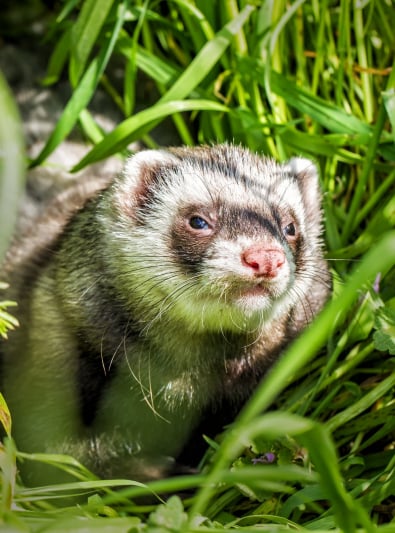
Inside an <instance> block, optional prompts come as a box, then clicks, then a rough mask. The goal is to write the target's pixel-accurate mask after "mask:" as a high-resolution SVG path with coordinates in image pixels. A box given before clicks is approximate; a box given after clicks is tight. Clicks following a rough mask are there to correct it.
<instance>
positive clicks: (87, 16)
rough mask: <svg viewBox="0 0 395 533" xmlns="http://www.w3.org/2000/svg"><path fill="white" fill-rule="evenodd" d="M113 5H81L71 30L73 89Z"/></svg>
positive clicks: (104, 0)
mask: <svg viewBox="0 0 395 533" xmlns="http://www.w3.org/2000/svg"><path fill="white" fill-rule="evenodd" d="M113 4H114V0H85V1H84V2H83V4H82V9H81V11H80V14H79V16H78V19H77V22H76V23H75V25H74V26H73V29H72V40H71V43H72V46H71V57H70V64H69V75H70V80H71V84H72V85H73V86H74V87H75V86H76V85H77V84H78V81H79V79H80V77H81V75H82V73H83V71H84V69H85V66H86V63H87V61H88V58H89V55H90V53H91V51H92V49H93V46H94V44H95V42H96V41H97V38H98V36H99V33H100V31H101V29H102V27H103V25H104V23H105V22H106V19H107V15H108V13H109V12H110V9H111V7H112V5H113ZM125 5H126V3H125Z"/></svg>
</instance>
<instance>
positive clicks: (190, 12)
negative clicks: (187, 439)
mask: <svg viewBox="0 0 395 533" xmlns="http://www.w3.org/2000/svg"><path fill="white" fill-rule="evenodd" d="M25 4H26V5H25V6H24V8H23V10H22V9H21V6H20V5H17V4H16V3H13V2H7V1H6V2H5V9H4V16H3V15H2V21H1V22H0V31H1V35H2V41H1V43H0V46H1V45H3V46H4V44H6V43H12V44H13V45H15V46H26V43H28V42H29V40H30V42H34V43H35V45H37V44H39V45H40V47H41V48H40V47H38V50H41V52H40V53H41V54H43V55H45V59H46V62H47V71H46V75H45V76H44V77H43V78H42V79H38V80H37V83H38V84H42V86H43V87H47V88H48V87H50V88H51V89H52V90H53V91H54V92H56V90H57V87H58V86H59V83H60V82H62V83H65V82H67V84H68V85H69V87H70V89H71V91H70V98H69V100H68V101H67V103H66V105H65V107H64V110H63V112H62V114H61V116H60V117H59V119H58V120H57V121H56V123H55V125H54V127H53V129H52V131H51V132H50V134H49V135H48V137H47V139H46V142H45V144H44V146H43V148H42V150H41V151H40V153H39V154H38V155H36V156H35V157H34V159H32V160H29V161H28V165H29V166H30V167H40V166H45V164H46V160H47V158H48V157H49V155H50V154H51V153H52V152H53V150H54V149H55V148H56V147H58V146H59V145H60V144H61V143H62V142H63V141H64V140H65V139H66V138H68V136H69V135H70V133H71V132H73V131H75V130H76V129H78V131H80V132H81V133H82V135H83V136H84V138H85V139H86V140H87V142H89V143H90V145H91V148H90V150H89V152H88V153H87V154H86V155H85V156H84V157H83V158H82V160H80V162H79V163H78V164H77V165H75V166H74V169H73V170H78V169H81V168H83V167H86V166H87V165H90V164H92V163H94V162H97V161H101V160H104V159H105V158H107V157H109V156H110V155H113V154H118V153H119V154H121V155H122V156H123V155H125V154H126V153H127V152H128V150H130V149H131V148H133V145H132V144H131V143H133V142H134V141H136V140H138V141H141V142H143V143H144V144H145V145H146V146H149V147H156V146H158V145H162V144H168V143H169V142H170V139H171V142H173V143H174V140H176V142H177V143H180V144H187V145H193V144H196V143H206V142H208V143H211V142H223V141H232V142H236V143H241V144H243V145H245V146H248V147H249V148H251V149H252V150H255V151H258V152H260V153H263V154H266V155H271V156H273V157H276V158H278V159H285V158H288V157H290V156H292V155H303V156H306V157H310V158H313V159H314V160H315V161H316V162H317V163H318V165H319V167H320V169H321V175H322V187H323V190H324V209H325V238H326V243H327V250H328V259H329V260H330V265H331V268H332V271H333V275H334V298H333V301H332V302H331V303H330V305H329V306H328V308H326V310H325V311H324V313H323V314H322V315H321V316H320V317H319V318H318V320H317V321H316V323H315V324H314V326H313V327H312V328H310V329H309V330H308V331H307V332H306V333H305V334H304V335H303V336H302V337H301V338H300V339H298V341H297V342H296V343H294V345H293V346H292V347H291V348H290V350H289V351H288V352H287V354H285V356H284V357H283V358H282V359H281V361H280V363H279V365H278V366H276V368H275V369H274V370H273V372H272V373H271V374H270V375H269V376H268V378H267V379H266V380H265V382H264V383H263V384H262V387H260V389H259V390H258V391H257V393H256V395H255V396H254V397H253V398H252V400H251V402H250V403H249V404H248V405H247V406H246V409H245V410H244V411H243V412H242V413H241V416H240V417H239V419H238V420H237V421H236V423H235V425H234V426H233V427H232V428H230V430H228V431H227V432H226V433H225V434H224V435H222V436H221V437H219V439H218V442H211V443H210V449H209V451H208V453H207V456H206V458H205V460H204V463H203V465H202V473H201V474H199V475H197V476H191V477H179V478H173V479H170V480H163V481H158V482H155V483H152V484H151V485H150V486H149V487H148V488H147V487H144V486H139V485H138V484H135V483H133V482H132V481H129V480H118V481H112V482H108V481H101V480H96V479H95V478H94V477H93V476H92V475H90V474H89V472H86V471H85V470H84V469H83V468H82V467H80V466H79V465H78V464H76V463H75V462H74V461H73V460H72V459H70V458H63V457H49V456H34V457H32V456H27V455H24V454H23V451H22V450H21V451H19V450H16V449H15V447H14V444H13V442H12V441H11V440H9V439H8V440H7V439H5V445H4V448H3V449H2V452H1V455H0V466H1V469H2V473H3V474H2V491H3V492H2V500H1V507H0V512H1V518H2V520H3V522H2V524H3V525H0V531H1V530H4V531H7V532H8V531H40V532H41V531H84V532H85V531H88V532H90V531H92V532H94V531H111V532H114V533H117V532H130V533H131V532H134V531H136V532H140V531H148V532H152V533H153V532H155V533H156V532H169V531H171V532H178V531H180V532H181V531H196V532H203V531H217V530H220V529H224V528H225V529H239V530H241V531H248V532H253V531H262V530H267V531H282V530H287V531H288V530H290V529H295V530H301V531H304V530H316V531H321V532H323V531H325V532H326V531H333V530H334V529H337V530H341V531H346V532H351V531H357V530H358V531H372V532H373V531H379V532H383V533H384V532H387V531H388V532H389V531H395V522H394V516H395V497H394V494H395V476H394V468H395V454H394V447H395V416H394V415H395V402H394V394H393V392H394V386H395V371H394V355H395V277H394V268H393V266H394V263H395V233H394V231H393V228H394V223H395V195H394V192H395V186H394V182H395V145H394V140H395V139H394V125H395V91H394V89H395V72H394V69H393V63H394V56H395V53H394V52H395V42H394V32H393V28H394V27H395V9H394V8H395V6H394V2H393V1H391V0H382V1H374V0H365V1H362V0H361V1H350V0H334V1H330V0H322V1H318V0H296V1H293V2H286V1H285V0H276V1H274V0H272V1H268V0H266V1H265V0H262V1H259V0H256V1H253V2H247V1H243V0H229V1H226V0H223V1H219V2H208V1H205V0H200V1H199V0H195V1H193V0H175V1H161V2H159V1H148V0H146V1H138V0H135V1H131V0H130V1H120V0H96V1H95V0H83V1H78V0H70V1H63V2H43V1H41V0H34V1H28V2H25ZM38 27H39V28H40V31H37V28H38ZM29 32H30V33H29ZM0 51H1V48H0ZM3 87H4V90H3ZM0 89H1V90H2V91H3V92H2V94H3V95H6V96H3V97H2V98H1V99H0V108H1V116H2V119H1V121H0V149H1V153H0V155H1V159H0V161H1V166H0V179H1V187H0V213H1V215H0V220H7V221H9V222H10V224H8V226H9V227H11V226H12V221H13V220H14V218H15V213H16V204H17V197H18V189H19V188H20V187H21V185H20V184H21V183H23V175H24V173H23V166H24V163H25V160H24V157H23V151H22V149H21V143H20V140H19V133H12V129H10V128H9V126H8V125H7V124H8V123H9V122H7V121H11V122H12V124H14V125H15V127H16V129H18V119H17V118H16V116H15V112H14V111H13V104H12V103H11V98H12V96H11V94H10V93H12V86H11V88H10V89H11V90H10V89H8V88H7V86H6V82H2V83H1V85H0ZM98 90H102V91H105V92H106V93H107V95H108V96H109V99H110V100H111V102H112V103H113V104H114V106H116V107H117V109H118V111H119V114H120V117H121V118H120V120H119V121H118V122H117V125H116V127H115V128H114V129H113V130H112V131H110V132H108V131H104V130H103V128H102V127H101V126H100V124H98V123H97V122H96V121H95V118H94V115H93V114H92V112H91V102H92V99H93V98H94V96H95V94H96V93H97V91H98ZM0 96H1V95H0ZM161 125H162V127H163V126H164V128H165V129H166V130H167V129H168V130H169V131H171V137H167V136H166V135H165V136H164V137H163V138H158V135H157V134H155V132H156V131H157V128H158V127H160V126H161ZM162 131H163V130H162ZM4 132H6V133H4ZM10 142H11V143H12V146H13V147H17V149H16V150H15V149H10V148H9V146H10ZM9 168H12V169H14V172H10V171H9V170H7V169H9ZM9 191H14V192H13V193H12V194H8V192H9ZM6 192H7V194H6ZM9 227H8V228H6V225H5V224H4V225H3V224H2V225H1V233H0V243H1V245H2V246H3V249H4V248H5V246H6V243H7V241H8V236H9V233H10V229H9ZM0 299H1V298H0ZM0 311H1V308H0ZM0 320H1V314H0ZM5 400H6V399H5ZM267 410H270V411H269V412H267ZM0 413H2V419H4V418H7V416H6V407H5V404H2V406H1V407H0ZM11 416H12V413H11ZM220 430H221V428H218V431H220ZM43 439H45V435H43ZM16 457H18V459H20V460H25V461H29V460H30V461H33V460H34V461H51V462H55V463H56V464H58V465H59V467H63V468H67V469H68V470H69V471H73V472H74V473H75V477H76V482H75V483H74V484H73V485H68V486H51V487H39V488H37V489H28V488H25V487H23V486H22V485H20V484H19V483H18V480H17V478H16V468H15V460H16ZM115 487H118V490H114V488H115ZM152 492H154V493H155V494H158V495H160V494H166V495H167V497H166V499H167V498H168V496H169V495H170V494H172V493H176V494H182V495H183V498H182V499H180V498H179V497H178V496H173V497H172V498H170V499H168V501H167V503H164V502H163V501H162V500H161V499H160V497H159V496H158V499H157V503H149V504H141V502H140V500H139V499H136V498H138V496H140V495H146V494H152ZM70 493H73V494H74V493H77V494H81V493H83V494H85V496H84V497H83V500H82V501H83V503H81V504H80V505H78V506H71V505H67V506H66V507H64V506H63V507H62V506H61V504H62V497H63V496H64V495H65V494H70ZM63 504H64V502H63ZM0 524H1V522H0ZM1 528H4V529H1Z"/></svg>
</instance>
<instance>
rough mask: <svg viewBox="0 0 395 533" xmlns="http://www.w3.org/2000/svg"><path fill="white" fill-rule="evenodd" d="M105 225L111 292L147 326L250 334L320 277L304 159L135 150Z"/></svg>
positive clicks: (313, 177)
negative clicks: (160, 323) (112, 270)
mask: <svg viewBox="0 0 395 533" xmlns="http://www.w3.org/2000/svg"><path fill="white" fill-rule="evenodd" d="M109 218H110V221H109V220H108V219H109ZM103 220H104V222H105V224H103V225H104V226H105V227H106V228H107V229H106V231H107V232H108V233H111V239H108V241H109V243H112V251H111V254H112V255H111V259H110V260H111V262H112V263H113V264H116V270H117V274H118V283H119V285H118V287H117V288H118V290H119V292H122V296H123V298H124V299H125V301H127V302H128V303H129V304H130V305H131V306H133V308H134V309H135V308H136V306H138V307H139V308H140V309H142V310H143V309H144V312H145V313H146V315H147V320H148V321H152V319H153V318H155V319H157V320H165V319H166V318H168V317H171V318H172V321H173V323H174V319H176V323H182V324H184V325H185V326H186V327H189V328H190V329H191V330H196V331H199V330H218V331H221V330H223V331H225V330H234V331H238V330H243V329H246V330H249V329H253V328H254V327H256V326H258V325H259V324H261V323H262V322H265V321H269V320H271V319H275V318H276V317H278V316H279V315H280V314H281V315H283V314H284V313H288V312H289V311H290V310H291V308H292V307H293V305H295V303H296V301H297V300H298V299H304V297H305V295H306V294H307V293H308V291H309V288H310V286H311V284H312V282H313V279H314V277H316V276H319V272H318V267H317V265H318V264H319V261H320V260H321V258H322V252H321V243H320V233H321V212H320V192H319V186H318V177H317V171H316V167H315V166H314V164H313V163H312V162H311V161H308V160H306V159H301V158H294V159H291V160H290V161H288V162H285V163H283V164H279V163H276V162H275V161H273V160H271V159H267V158H263V157H258V156H257V155H254V154H252V153H250V152H249V151H247V150H245V149H242V148H240V147H236V146H229V145H220V146H215V147H200V148H180V149H172V150H169V151H155V150H147V151H143V152H140V153H138V154H137V155H135V156H134V157H132V158H131V159H129V161H128V162H127V164H126V167H125V170H124V173H123V175H122V176H121V177H120V178H119V179H118V180H117V181H116V182H115V183H114V186H113V187H112V189H111V190H110V199H109V201H108V202H107V204H106V209H105V214H104V217H103ZM114 237H115V239H114ZM317 261H318V263H317ZM120 272H121V275H120V276H119V273H120ZM142 312H143V311H142ZM181 327H183V326H181Z"/></svg>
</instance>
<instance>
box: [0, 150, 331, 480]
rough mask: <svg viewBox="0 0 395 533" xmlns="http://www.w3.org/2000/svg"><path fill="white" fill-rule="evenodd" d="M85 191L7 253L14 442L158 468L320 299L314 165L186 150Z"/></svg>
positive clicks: (129, 466) (322, 282)
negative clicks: (13, 311)
mask: <svg viewBox="0 0 395 533" xmlns="http://www.w3.org/2000/svg"><path fill="white" fill-rule="evenodd" d="M81 190H82V191H83V192H82V193H81V191H79V190H76V191H74V192H73V191H71V193H69V194H68V198H67V201H65V202H63V207H62V212H61V213H60V214H58V213H57V211H56V207H52V208H51V209H52V211H51V212H50V214H49V215H47V216H46V218H45V216H44V219H43V220H44V222H41V223H39V224H38V228H37V227H36V228H34V229H33V230H32V231H33V234H34V233H37V232H38V235H40V232H43V231H44V232H45V229H44V230H43V228H45V226H46V224H48V222H50V223H51V225H52V226H51V227H52V230H51V234H50V235H49V237H47V238H45V237H44V236H43V237H41V238H40V236H39V237H38V238H36V240H35V241H34V240H33V241H32V240H30V242H29V238H27V239H25V241H24V243H23V242H22V243H20V244H18V245H17V246H16V247H14V248H13V249H11V252H10V254H9V260H8V263H6V272H8V277H9V281H10V282H11V284H12V286H13V294H12V296H13V297H14V298H16V299H17V300H18V301H19V313H18V318H19V320H20V323H21V327H20V328H19V329H18V330H17V331H15V332H12V334H10V339H9V341H8V342H7V343H4V346H3V352H4V356H3V359H4V360H3V368H4V382H3V388H4V394H5V397H6V399H7V401H8V403H9V406H10V409H11V412H12V415H13V420H14V426H15V438H16V441H17V444H18V445H19V447H20V448H21V449H22V450H30V451H52V452H56V453H61V452H65V453H70V454H72V455H74V456H75V457H76V458H78V459H80V460H81V461H82V462H83V463H85V464H86V465H87V466H88V467H91V468H92V469H93V470H94V471H95V472H97V473H98V474H100V475H103V476H107V477H108V476H111V477H114V476H122V477H131V478H133V477H135V478H140V479H146V478H150V477H155V476H157V475H161V474H162V473H163V472H164V471H166V470H167V469H168V468H169V467H170V463H169V462H168V459H167V458H168V457H172V458H176V457H177V456H178V455H179V454H180V453H181V452H182V450H183V448H184V446H185V444H186V443H187V441H188V438H189V437H190V435H191V433H192V432H193V430H194V429H195V428H196V427H197V426H198V424H200V423H201V419H202V417H204V413H205V412H208V411H215V410H216V409H219V410H220V409H221V407H223V406H224V405H225V406H227V405H228V406H229V409H231V410H234V411H237V409H238V408H239V407H240V406H241V405H242V403H243V402H244V401H245V400H246V399H247V398H248V396H249V395H250V394H251V391H252V390H253V388H254V387H255V386H256V384H257V383H258V381H259V380H260V378H261V377H262V375H263V374H264V372H265V371H266V370H267V368H268V367H269V366H270V364H271V363H272V361H273V360H274V359H275V358H276V357H277V356H278V355H279V353H280V352H281V350H282V349H283V348H284V346H285V345H286V344H287V343H288V342H289V341H290V340H291V339H292V338H294V337H295V335H297V334H298V332H299V331H300V330H301V329H302V328H303V327H304V326H305V325H306V324H307V323H309V322H310V321H311V319H312V318H313V316H314V315H315V314H316V313H317V311H318V310H319V309H320V308H321V307H322V305H323V303H324V301H325V299H326V297H327V294H328V284H329V283H328V279H329V277H328V273H327V267H326V264H325V262H324V260H323V257H322V247H321V238H320V234H321V214H320V213H321V212H320V194H319V188H318V178H317V175H316V170H315V167H314V165H313V164H312V163H310V162H308V161H307V160H303V159H294V160H291V161H290V162H288V163H285V164H281V165H280V164H277V163H275V162H273V161H271V160H268V159H262V158H259V157H257V156H255V155H252V154H251V153H249V152H248V151H246V150H243V149H241V148H238V147H232V146H218V147H213V148H207V147H203V148H195V149H187V148H185V149H182V148H181V149H174V150H170V151H146V152H141V153H139V154H137V155H136V156H134V157H133V158H131V159H130V160H129V161H128V163H127V165H126V168H125V170H124V173H123V174H122V175H121V176H118V177H115V178H114V179H112V180H109V183H108V184H96V185H93V186H92V187H88V189H87V190H85V191H84V190H83V189H81ZM56 205H57V204H55V206H56ZM58 205H59V204H58ZM220 429H221V426H220V425H219V427H218V431H219V430H220ZM184 455H185V454H184ZM40 474H41V472H40V473H39V474H38V475H37V473H35V474H34V475H32V481H37V479H39V478H40ZM34 478H35V479H34Z"/></svg>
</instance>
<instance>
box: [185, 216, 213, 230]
mask: <svg viewBox="0 0 395 533" xmlns="http://www.w3.org/2000/svg"><path fill="white" fill-rule="evenodd" d="M189 225H190V226H191V228H193V229H197V230H202V229H209V228H210V226H209V224H208V222H207V221H206V220H204V218H202V217H197V216H195V217H192V218H190V219H189Z"/></svg>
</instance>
